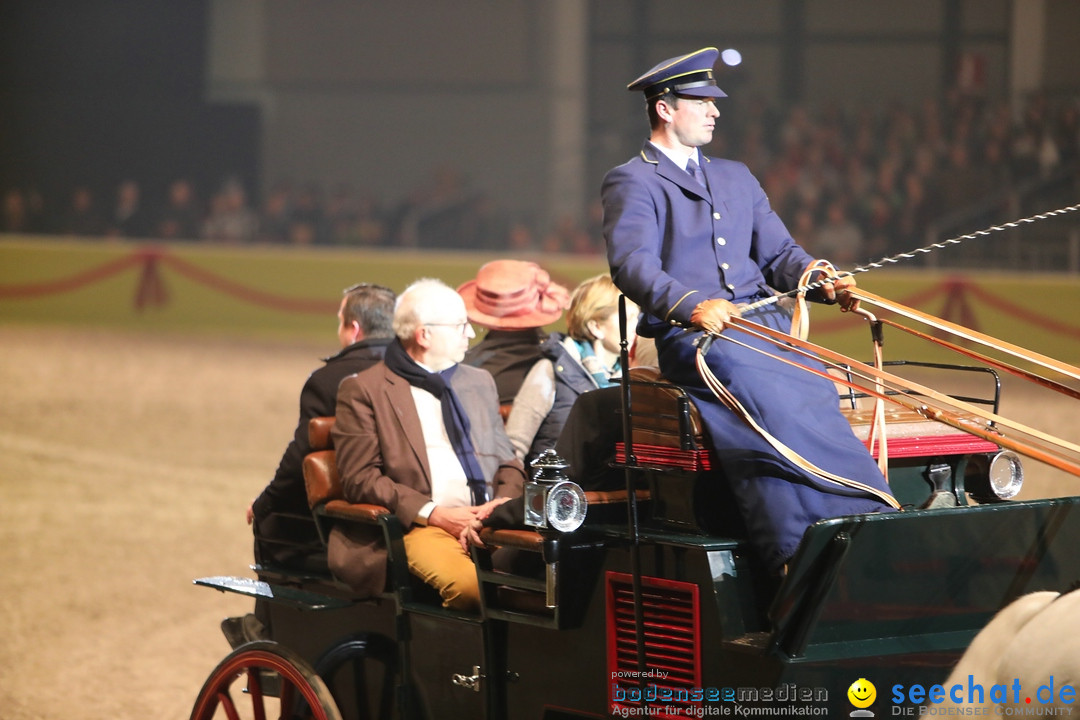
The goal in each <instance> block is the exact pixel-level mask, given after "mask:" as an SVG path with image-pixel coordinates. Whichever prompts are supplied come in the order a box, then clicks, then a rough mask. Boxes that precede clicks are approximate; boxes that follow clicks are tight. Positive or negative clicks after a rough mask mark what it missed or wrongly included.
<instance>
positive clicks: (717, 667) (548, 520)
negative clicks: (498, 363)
mask: <svg viewBox="0 0 1080 720" xmlns="http://www.w3.org/2000/svg"><path fill="white" fill-rule="evenodd" d="M873 299H875V298H873V297H871V296H867V300H873ZM875 322H876V320H875ZM880 332H881V327H880V324H879V325H878V326H877V327H876V328H875V333H878V334H880ZM807 345H809V343H807ZM813 349H814V351H815V352H822V353H826V351H824V350H823V349H821V348H817V347H816V346H814V348H813ZM624 351H625V350H624ZM969 355H970V354H969ZM624 366H625V365H624ZM886 367H889V370H885V369H884V368H886ZM998 367H999V368H1000V367H1002V366H1001V365H1000V364H998ZM1006 367H1007V366H1006ZM903 368H918V369H919V371H920V372H923V373H930V374H934V375H937V374H941V375H943V376H951V375H957V374H959V375H964V376H974V377H976V378H979V382H980V383H982V385H983V387H984V388H985V392H982V393H980V394H978V395H977V396H969V395H962V396H959V395H952V396H944V395H942V396H941V398H943V400H942V401H943V402H945V403H948V402H949V401H955V407H959V408H962V409H961V410H959V411H957V410H955V407H953V410H950V411H947V412H946V411H944V410H940V409H938V408H937V405H936V404H935V401H936V400H937V399H939V397H938V396H939V394H938V393H936V392H931V391H928V390H926V389H925V387H924V386H922V385H916V386H914V387H915V388H916V389H917V391H916V392H914V393H906V392H901V391H898V390H896V389H888V387H886V385H887V384H888V382H891V379H892V378H893V377H894V375H893V373H892V372H891V371H893V370H895V371H900V370H901V369H903ZM1007 369H1010V371H1012V369H1011V368H1008V367H1007ZM834 370H836V371H837V381H838V384H839V385H840V386H841V387H842V388H844V389H843V390H841V391H840V394H839V397H840V401H841V403H842V406H843V409H844V412H845V413H846V414H847V415H848V418H849V420H850V421H851V424H852V427H853V429H854V430H855V432H856V434H861V435H862V436H863V437H864V438H866V439H867V442H868V444H869V446H870V447H871V448H872V449H873V450H874V452H875V453H876V454H879V455H880V454H881V453H886V454H887V467H888V477H889V482H890V486H891V488H892V490H893V493H894V495H895V496H896V497H897V499H898V500H899V501H900V502H901V504H902V505H903V507H904V512H898V513H882V514H871V515H856V516H847V517H837V518H831V519H826V520H822V521H820V522H818V523H815V524H814V525H812V526H811V527H810V528H808V529H807V531H806V534H805V536H804V538H803V540H802V543H801V545H800V548H799V550H798V551H797V553H796V554H795V556H794V557H793V558H792V559H791V561H790V562H789V564H788V566H787V568H786V572H785V574H784V575H783V576H782V577H776V576H774V575H772V574H770V573H768V572H766V571H765V568H764V567H763V566H762V565H761V564H760V563H759V562H758V560H757V559H756V557H755V555H754V553H753V552H752V550H751V547H750V543H749V539H748V537H747V532H746V529H745V528H744V527H743V525H742V522H741V520H740V517H739V514H738V512H737V511H736V510H735V504H734V501H733V499H732V497H731V495H730V490H729V489H728V486H727V483H726V482H725V480H724V478H723V476H722V474H721V473H720V472H719V471H718V470H717V469H716V462H715V458H713V457H712V456H711V454H710V451H709V450H708V449H707V446H706V444H705V443H704V442H703V439H702V435H701V424H700V418H699V417H698V415H697V411H696V408H695V407H694V404H693V402H692V401H691V400H690V398H688V397H687V395H686V394H685V393H684V392H682V390H681V389H680V388H678V387H676V386H674V385H672V384H670V383H668V382H666V381H665V380H664V378H663V377H661V376H660V375H659V373H658V372H657V371H656V370H655V369H654V368H635V369H634V370H632V371H631V372H629V373H627V374H626V377H624V379H623V382H622V385H621V387H620V388H619V390H618V393H617V396H616V400H617V402H616V404H615V405H614V406H613V407H614V409H613V410H611V409H610V408H609V410H608V411H607V412H609V413H610V414H609V415H607V417H609V418H610V424H612V425H613V426H614V427H616V428H618V429H619V431H618V432H617V433H616V435H618V438H617V439H616V438H612V447H611V448H610V452H611V456H612V460H611V463H610V465H611V467H614V468H616V469H618V471H619V472H621V473H622V474H623V475H624V477H625V484H624V486H623V487H621V488H619V489H611V488H610V487H607V488H606V489H603V488H599V489H598V488H589V487H586V488H585V489H582V488H580V487H579V486H578V485H576V484H575V483H574V480H575V478H573V477H568V476H567V474H566V471H565V468H566V463H565V461H563V460H562V458H560V457H558V456H553V455H546V456H544V457H543V458H542V459H541V462H539V463H538V464H537V465H536V466H535V467H534V468H533V473H532V478H531V479H530V481H529V482H528V483H527V484H526V495H525V497H526V500H527V502H526V519H527V523H528V526H527V527H522V528H510V529H506V528H503V529H493V528H488V529H485V530H484V531H483V534H482V537H483V539H484V541H485V547H475V548H473V550H472V552H473V559H474V561H475V565H476V568H477V576H478V579H479V582H480V587H481V596H482V608H481V612H480V613H479V614H469V613H461V612H458V611H454V610H449V609H445V608H443V607H441V606H440V604H439V603H438V601H437V598H435V597H434V596H433V594H432V593H430V592H429V590H428V588H427V587H426V586H423V585H422V584H419V583H418V582H417V581H416V580H415V579H414V578H412V577H411V576H410V574H409V572H408V569H407V566H406V564H405V561H404V549H403V542H402V534H403V531H404V529H403V528H402V527H401V525H400V522H399V521H398V520H397V518H396V517H395V516H394V515H393V514H391V513H389V512H388V511H387V510H386V509H384V508H380V507H377V506H371V505H357V504H350V503H347V502H346V501H345V500H343V499H342V498H341V487H340V481H339V478H338V477H337V470H336V465H335V463H334V456H333V448H332V447H331V441H330V433H329V428H330V425H331V423H332V422H333V418H319V419H316V420H314V421H312V424H311V428H310V436H311V441H312V442H311V444H312V447H313V448H315V451H314V452H313V453H312V454H311V455H309V456H308V457H307V458H306V460H305V465H304V473H305V481H306V483H307V489H308V497H309V503H310V505H311V511H312V514H311V518H310V520H311V521H312V522H314V523H315V524H316V525H317V527H318V529H319V532H320V534H321V536H322V537H323V538H325V537H326V533H327V532H328V529H329V527H330V526H331V525H332V524H334V523H357V522H358V523H368V524H374V525H377V526H379V527H380V528H381V530H382V532H383V534H384V538H385V541H386V545H387V547H388V549H389V560H388V562H389V573H388V583H387V587H386V589H385V591H384V592H383V593H381V594H380V595H379V596H377V597H356V596H355V594H354V593H352V592H351V591H350V590H349V588H347V587H345V586H344V585H342V584H341V583H340V582H338V581H336V580H335V579H334V578H333V577H332V576H331V575H330V574H329V573H328V572H326V571H325V570H321V569H319V568H317V567H309V568H304V569H295V568H282V567H272V566H267V565H258V566H254V568H253V569H254V571H255V573H256V574H257V576H258V579H257V580H251V579H249V578H243V577H231V576H218V577H207V578H200V579H198V580H196V581H195V582H196V583H197V584H199V585H204V586H207V587H211V588H216V589H218V590H222V591H226V592H234V593H241V594H244V595H248V596H251V597H253V598H257V599H258V600H259V601H260V602H265V603H267V604H268V607H269V612H270V617H271V627H272V633H271V639H269V640H265V641H256V642H251V643H247V644H242V645H239V646H238V647H236V648H235V649H234V650H233V652H231V653H230V654H229V655H228V656H227V657H225V659H223V660H222V661H221V663H220V664H219V665H218V666H217V667H216V668H215V669H214V670H213V671H212V672H211V674H210V676H209V677H208V678H207V680H206V682H205V684H204V685H203V687H202V689H201V691H200V693H199V695H198V698H197V700H196V702H195V706H194V708H193V711H192V714H191V717H192V719H193V720H209V719H210V718H216V717H229V718H237V717H254V718H262V717H266V715H267V713H271V714H272V713H273V712H277V713H279V714H280V717H312V718H318V719H332V718H338V717H342V718H459V717H460V718H491V719H496V718H506V719H511V718H529V719H536V720H541V719H543V720H568V719H569V718H598V717H611V716H617V717H639V716H662V717H684V716H685V717H705V716H714V715H717V716H719V715H729V716H730V715H750V714H755V715H757V714H765V715H817V716H832V715H833V714H834V713H835V714H844V715H847V714H853V715H854V714H855V713H862V714H863V715H864V716H865V715H867V714H868V713H870V714H872V713H873V712H875V711H876V712H877V714H878V715H890V714H891V715H905V714H916V713H917V709H916V706H917V705H918V701H919V700H923V699H925V698H926V697H927V694H926V693H927V690H928V689H929V688H931V687H932V686H933V685H935V684H937V683H940V682H941V681H942V680H943V679H944V678H945V677H946V675H947V674H948V672H949V668H950V667H951V665H952V664H953V663H954V662H955V661H956V659H957V658H958V657H959V656H960V654H961V653H962V652H963V650H964V649H965V648H966V647H967V645H968V644H969V643H970V641H971V640H972V638H973V637H974V636H975V634H976V633H977V632H978V631H979V629H981V628H982V627H983V626H984V625H985V624H986V623H987V621H988V620H989V619H990V618H991V617H992V616H993V614H994V613H995V612H996V611H997V610H999V609H1000V608H1001V607H1003V606H1004V605H1006V604H1007V603H1009V602H1010V601H1011V600H1013V599H1014V598H1016V597H1018V596H1020V595H1023V594H1025V593H1028V592H1031V591H1035V590H1047V589H1049V590H1057V591H1062V590H1064V589H1066V587H1067V586H1068V585H1069V584H1070V583H1071V582H1073V581H1074V580H1075V579H1077V578H1078V577H1080V557H1078V556H1077V553H1076V552H1075V548H1076V547H1077V546H1078V543H1080V519H1078V516H1077V513H1076V512H1074V511H1075V509H1076V507H1077V505H1078V503H1080V497H1062V498H1052V499H1038V500H1025V501H1018V500H1015V499H1012V498H1014V497H1015V494H1016V491H1017V490H1018V488H1019V484H1020V483H1021V482H1022V475H1023V466H1022V464H1021V459H1020V455H1019V454H1018V453H1017V452H1016V449H1017V448H1019V449H1020V450H1021V451H1023V450H1025V449H1027V450H1031V448H1030V447H1029V446H1027V445H1025V444H1024V443H1019V444H1018V441H1017V440H1016V439H1015V433H1011V432H1009V431H1008V430H1007V429H1006V428H1004V427H1001V426H999V425H997V424H996V422H995V421H994V420H991V421H989V422H987V420H986V417H991V418H994V419H996V418H997V417H998V416H997V415H996V413H997V409H998V403H999V401H1000V389H1001V383H1000V378H999V373H998V369H995V368H994V367H985V366H983V365H957V364H944V363H898V364H897V365H896V366H891V367H890V366H889V365H888V364H887V363H879V364H878V368H877V372H876V373H874V374H872V377H871V381H870V382H855V381H853V380H852V377H853V376H860V375H863V373H864V366H863V365H862V364H861V363H855V362H853V361H852V362H846V363H839V364H837V365H836V366H835V368H834ZM889 387H891V386H889ZM874 395H877V396H879V397H883V398H884V397H889V398H892V397H894V396H896V395H901V396H903V397H904V398H906V399H905V400H904V401H903V402H905V403H906V405H904V404H901V405H900V407H899V408H898V409H893V410H891V411H888V412H885V411H883V410H881V409H880V406H877V407H874V408H868V407H867V406H866V399H867V397H868V396H874ZM912 398H914V399H912ZM974 407H985V408H986V413H985V414H984V413H982V412H980V411H972V410H971V409H972V408H974ZM597 412H605V411H604V410H602V409H601V410H599V411H597ZM600 417H604V415H600ZM877 418H882V419H884V420H886V422H885V424H884V426H883V427H884V431H883V430H882V426H878V425H875V422H874V421H875V419H877ZM875 436H876V437H875ZM886 441H887V442H886ZM1036 445H1037V447H1035V449H1034V450H1031V452H1028V453H1024V454H1029V455H1034V456H1035V457H1038V458H1040V459H1045V458H1046V457H1047V453H1048V451H1047V450H1046V448H1045V446H1044V445H1042V444H1036ZM1066 445H1067V444H1066ZM1070 452H1071V451H1070ZM1050 454H1053V453H1050ZM1070 463H1072V461H1071V460H1068V461H1066V465H1067V468H1069V469H1071V468H1072V465H1071V464H1070ZM496 551H498V552H501V553H506V552H507V551H509V552H510V553H512V554H513V555H514V557H515V562H513V563H512V564H510V565H507V564H505V563H502V562H499V561H496V560H495V556H496ZM856 681H859V682H862V683H870V684H872V685H871V686H872V687H876V688H877V695H876V699H874V698H871V700H873V702H872V703H867V704H864V703H862V702H860V703H859V704H858V705H854V704H853V702H852V700H851V698H850V697H849V695H848V689H849V688H850V687H851V686H852V685H853V683H856ZM867 707H869V709H866V708H867Z"/></svg>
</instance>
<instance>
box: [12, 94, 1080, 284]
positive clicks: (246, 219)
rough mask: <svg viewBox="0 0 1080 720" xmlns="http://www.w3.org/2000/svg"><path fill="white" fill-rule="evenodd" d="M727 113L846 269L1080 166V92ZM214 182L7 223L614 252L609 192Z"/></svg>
mask: <svg viewBox="0 0 1080 720" xmlns="http://www.w3.org/2000/svg"><path fill="white" fill-rule="evenodd" d="M721 112H722V114H723V115H725V116H727V117H726V118H724V119H722V120H721V122H722V127H723V130H724V131H723V132H722V133H717V139H716V140H715V141H714V143H713V145H712V146H711V147H710V148H709V153H710V154H711V155H715V156H720V157H728V158H733V159H737V160H741V161H743V162H745V163H746V164H747V165H748V166H749V167H750V169H751V171H752V172H753V173H754V174H755V175H756V176H757V177H758V179H759V180H760V181H761V183H762V185H763V186H764V188H765V190H766V192H767V193H768V195H769V198H770V201H771V202H772V205H773V208H774V209H775V210H776V211H777V212H778V213H779V214H780V216H781V218H783V219H784V221H785V222H786V223H787V226H788V228H789V229H790V231H791V233H792V235H793V236H794V237H795V239H796V240H798V241H799V242H800V243H801V244H803V245H804V246H805V247H806V248H807V249H808V250H809V251H810V252H811V253H812V254H815V255H818V256H820V257H826V258H829V259H831V260H833V261H834V262H836V263H838V264H841V265H845V264H850V263H851V262H857V261H861V260H864V259H867V258H871V257H880V256H883V255H886V254H892V253H893V252H896V251H898V250H902V249H908V248H912V247H918V246H920V245H922V244H925V243H924V240H925V239H926V229H927V227H928V226H929V225H930V223H932V222H933V221H935V220H937V219H939V218H941V217H943V216H947V215H950V214H954V213H957V212H963V211H967V212H968V213H969V214H970V215H972V217H973V218H974V217H977V213H978V211H979V210H982V211H983V212H984V213H985V214H986V216H987V217H992V216H993V211H994V210H995V209H996V206H999V205H1001V204H1003V203H1005V202H1007V199H1006V198H1007V196H1008V195H1009V191H1010V190H1011V189H1014V188H1016V187H1017V186H1019V185H1021V184H1024V183H1028V182H1032V181H1037V180H1039V179H1041V178H1049V177H1051V176H1054V175H1055V173H1060V172H1062V171H1067V170H1071V169H1074V168H1076V167H1077V166H1078V162H1080V104H1078V101H1077V99H1076V98H1075V97H1069V98H1062V99H1058V100H1054V101H1051V100H1050V99H1048V98H1047V97H1046V96H1044V95H1034V96H1032V97H1031V98H1029V99H1028V100H1027V101H1026V102H1025V104H1024V106H1023V107H1020V108H1016V107H1013V106H1011V105H1010V104H1009V103H1006V102H989V101H986V100H984V99H981V98H978V97H973V96H969V95H963V94H961V93H952V94H950V95H948V96H947V97H946V98H945V99H944V100H934V99H926V100H923V101H921V102H918V103H913V104H904V103H900V102H896V103H891V104H888V105H886V106H863V107H857V108H854V109H847V108H843V107H841V106H839V105H835V106H827V107H821V108H816V109H811V108H809V107H806V106H801V105H800V106H792V107H787V108H778V107H773V106H770V105H768V104H766V103H764V102H761V101H758V100H751V101H749V102H748V103H746V105H745V106H739V105H736V104H732V105H730V106H728V107H726V108H723V107H722V108H721ZM1072 182H1073V183H1075V177H1074V178H1073V180H1072ZM1070 188H1071V189H1075V184H1074V185H1071V186H1070ZM205 190H207V189H205V188H198V187H196V186H195V185H194V184H193V183H192V182H191V181H190V180H188V179H185V178H177V179H175V180H174V181H173V182H171V183H170V184H169V185H168V186H167V187H165V188H153V189H152V190H151V191H150V192H148V191H147V188H144V187H142V186H141V184H140V182H139V181H138V179H125V180H123V181H121V182H119V183H118V184H117V185H116V186H115V188H112V189H111V190H110V191H108V192H106V193H97V192H95V190H94V189H93V187H92V186H91V185H89V184H88V185H79V186H76V187H74V188H72V190H71V193H70V195H69V196H68V197H66V198H50V197H43V196H42V194H41V193H40V192H38V191H36V190H35V189H33V188H31V187H8V188H6V189H4V190H3V191H2V192H3V207H2V214H0V232H8V233H50V234H59V235H79V236H101V237H126V238H155V239H162V240H201V241H206V242H217V243H232V244H244V243H269V244H284V245H331V246H348V247H416V248H445V249H449V248H468V249H493V250H499V251H507V250H509V251H526V250H533V251H536V250H539V251H543V252H569V253H580V254H594V253H599V252H602V249H603V240H602V238H601V234H600V227H601V220H602V218H601V213H600V210H599V203H598V202H594V203H592V204H591V205H590V206H589V209H588V213H587V217H585V218H583V219H581V220H578V219H576V218H566V219H563V220H560V221H558V222H557V223H556V225H555V227H553V228H550V229H547V230H544V231H540V230H539V229H538V228H535V227H534V226H533V225H532V224H531V223H530V222H529V221H528V220H527V219H525V218H514V217H511V216H510V215H509V214H508V213H506V212H504V211H503V210H502V209H501V208H499V207H498V206H497V205H496V203H494V202H493V201H492V200H491V198H490V197H489V196H488V195H487V194H485V193H484V192H483V191H482V190H480V189H479V188H477V187H474V186H473V185H472V183H470V182H469V181H468V180H467V179H466V178H465V177H464V176H463V175H462V174H461V173H460V172H458V171H456V170H455V169H453V168H437V169H434V170H433V171H432V172H431V176H430V178H429V179H428V180H427V181H425V182H424V183H423V184H422V185H421V186H419V187H417V188H415V189H414V190H413V191H412V192H410V193H409V194H408V196H407V197H403V198H400V199H399V200H397V201H396V202H385V201H380V200H379V199H377V198H376V196H375V195H374V194H371V193H369V192H365V191H363V190H358V189H356V188H353V187H350V186H348V185H337V186H334V187H330V188H325V187H322V186H320V185H319V184H317V183H304V184H297V183H292V182H284V181H283V182H278V183H276V184H274V185H273V186H271V187H270V188H269V189H268V190H267V191H266V192H265V194H264V196H263V197H262V198H261V199H256V198H254V197H253V195H252V193H251V191H250V189H249V188H246V187H244V185H243V183H241V182H240V181H238V180H236V179H226V180H224V181H223V182H222V183H221V184H220V186H219V187H217V188H212V189H209V190H210V192H208V193H204V191H205ZM972 211H975V212H972ZM995 221H996V220H995Z"/></svg>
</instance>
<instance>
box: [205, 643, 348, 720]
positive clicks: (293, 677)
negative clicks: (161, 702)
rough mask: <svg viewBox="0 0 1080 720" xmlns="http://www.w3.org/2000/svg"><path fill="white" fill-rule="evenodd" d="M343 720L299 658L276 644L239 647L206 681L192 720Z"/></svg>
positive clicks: (316, 679) (324, 686) (327, 692)
mask: <svg viewBox="0 0 1080 720" xmlns="http://www.w3.org/2000/svg"><path fill="white" fill-rule="evenodd" d="M218 718H228V720H240V719H241V718H244V719H245V720H246V719H247V718H252V719H253V720H273V719H274V718H281V719H282V720H285V719H288V720H292V719H293V718H305V719H306V718H310V719H311V720H341V713H340V712H338V708H337V705H336V704H335V703H334V698H333V696H331V694H330V691H329V690H327V689H326V685H325V684H324V683H323V681H322V679H321V678H320V677H319V676H318V675H317V674H316V673H315V671H314V670H312V669H311V666H309V665H308V664H307V663H306V662H305V661H304V660H303V659H302V658H301V657H300V656H299V655H297V654H296V653H294V652H292V651H291V650H289V649H287V648H285V647H283V646H281V645H279V644H277V643H274V642H254V643H248V644H247V645H242V646H240V647H238V648H237V649H236V650H234V651H233V652H231V653H230V654H229V655H227V656H226V657H225V659H224V660H222V661H221V662H220V663H218V666H217V667H216V668H214V671H213V672H212V673H210V677H208V678H206V682H205V683H203V687H202V690H200V691H199V697H198V699H197V700H196V701H195V707H194V708H192V710H191V720H217V719H218Z"/></svg>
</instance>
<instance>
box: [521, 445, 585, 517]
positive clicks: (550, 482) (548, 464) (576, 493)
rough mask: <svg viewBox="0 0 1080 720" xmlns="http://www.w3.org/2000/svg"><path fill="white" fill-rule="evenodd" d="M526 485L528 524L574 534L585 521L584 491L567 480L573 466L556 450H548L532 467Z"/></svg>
mask: <svg viewBox="0 0 1080 720" xmlns="http://www.w3.org/2000/svg"><path fill="white" fill-rule="evenodd" d="M531 466H532V469H533V474H532V478H531V479H530V481H529V482H527V483H525V524H526V525H528V526H530V527H534V528H542V529H547V528H551V529H554V530H558V531H559V532H573V531H574V530H577V529H578V528H579V527H581V524H582V523H583V522H584V521H585V512H586V510H587V509H588V501H587V500H586V499H585V493H584V492H582V490H581V487H580V486H579V485H578V484H577V483H575V482H572V481H571V480H570V479H569V478H567V476H566V468H567V467H569V463H567V462H566V460H564V459H563V458H562V457H560V456H559V455H558V454H557V453H556V452H555V451H554V450H550V449H549V450H545V451H544V452H542V453H540V455H539V456H538V457H537V458H536V459H535V460H533V461H532V463H531Z"/></svg>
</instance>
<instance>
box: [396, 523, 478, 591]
mask: <svg viewBox="0 0 1080 720" xmlns="http://www.w3.org/2000/svg"><path fill="white" fill-rule="evenodd" d="M405 557H406V559H407V560H408V562H409V572H411V573H412V574H413V575H416V576H417V577H418V578H420V579H421V580H423V581H424V582H425V583H427V584H428V585H430V586H432V587H433V588H435V589H436V590H438V591H439V595H440V596H442V599H443V606H444V607H448V608H453V609H455V610H468V611H479V610H480V585H479V583H477V581H476V567H475V566H474V565H473V561H472V558H471V557H470V556H469V555H468V554H467V553H466V552H465V551H464V550H462V548H461V545H460V544H458V541H457V538H456V537H454V536H453V535H451V534H450V533H448V532H446V531H445V530H443V529H442V528H437V527H414V528H413V529H411V530H409V532H407V533H405Z"/></svg>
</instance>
